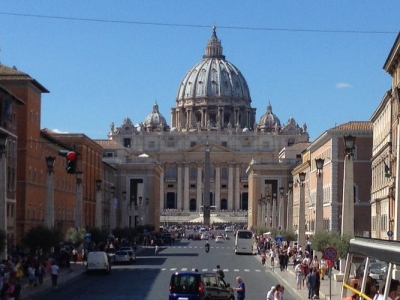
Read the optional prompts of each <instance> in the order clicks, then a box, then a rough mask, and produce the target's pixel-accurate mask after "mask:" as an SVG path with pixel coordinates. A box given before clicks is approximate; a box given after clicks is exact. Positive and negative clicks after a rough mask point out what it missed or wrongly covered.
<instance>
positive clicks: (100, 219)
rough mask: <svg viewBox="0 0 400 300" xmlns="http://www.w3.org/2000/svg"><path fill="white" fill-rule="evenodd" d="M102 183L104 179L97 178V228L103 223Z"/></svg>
mask: <svg viewBox="0 0 400 300" xmlns="http://www.w3.org/2000/svg"><path fill="white" fill-rule="evenodd" d="M101 184H102V180H101V179H97V180H96V218H95V224H96V228H99V229H100V228H101V226H102V225H103V212H102V207H101V201H102V199H101V196H102V194H101Z"/></svg>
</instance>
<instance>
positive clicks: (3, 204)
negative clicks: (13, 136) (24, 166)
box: [0, 133, 8, 257]
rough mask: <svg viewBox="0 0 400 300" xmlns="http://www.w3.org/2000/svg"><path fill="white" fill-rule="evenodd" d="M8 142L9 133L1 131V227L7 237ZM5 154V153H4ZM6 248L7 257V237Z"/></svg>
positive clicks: (1, 250) (2, 251)
mask: <svg viewBox="0 0 400 300" xmlns="http://www.w3.org/2000/svg"><path fill="white" fill-rule="evenodd" d="M7 142H8V135H7V134H5V133H0V195H1V196H0V223H1V225H0V229H1V230H3V231H4V233H5V234H6V237H7V189H6V174H7V155H6V153H7ZM3 154H4V155H3ZM4 241H5V243H4V249H0V253H2V254H3V256H2V257H7V238H5V239H4Z"/></svg>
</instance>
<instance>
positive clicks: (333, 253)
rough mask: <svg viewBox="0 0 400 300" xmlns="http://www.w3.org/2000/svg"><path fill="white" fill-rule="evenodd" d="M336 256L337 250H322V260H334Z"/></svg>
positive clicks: (331, 248)
mask: <svg viewBox="0 0 400 300" xmlns="http://www.w3.org/2000/svg"><path fill="white" fill-rule="evenodd" d="M337 256H338V253H337V250H336V249H335V248H333V247H328V248H326V249H325V250H324V258H325V259H329V260H336V258H337Z"/></svg>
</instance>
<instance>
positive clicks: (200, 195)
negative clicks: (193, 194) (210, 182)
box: [196, 164, 203, 209]
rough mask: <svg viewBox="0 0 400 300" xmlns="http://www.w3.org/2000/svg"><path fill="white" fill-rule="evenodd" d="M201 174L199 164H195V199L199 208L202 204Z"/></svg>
mask: <svg viewBox="0 0 400 300" xmlns="http://www.w3.org/2000/svg"><path fill="white" fill-rule="evenodd" d="M202 177H203V176H202V174H201V165H200V164H198V165H197V184H196V187H197V200H196V206H197V209H199V208H200V206H202V205H203V187H202V181H203V180H202Z"/></svg>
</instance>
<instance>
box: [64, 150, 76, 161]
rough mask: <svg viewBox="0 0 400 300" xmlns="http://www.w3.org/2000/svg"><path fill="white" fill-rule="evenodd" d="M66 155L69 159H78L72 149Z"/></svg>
mask: <svg viewBox="0 0 400 300" xmlns="http://www.w3.org/2000/svg"><path fill="white" fill-rule="evenodd" d="M66 157H67V160H69V161H75V160H76V152H74V151H70V152H68V153H67V155H66Z"/></svg>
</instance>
